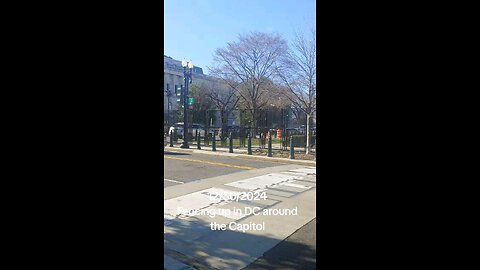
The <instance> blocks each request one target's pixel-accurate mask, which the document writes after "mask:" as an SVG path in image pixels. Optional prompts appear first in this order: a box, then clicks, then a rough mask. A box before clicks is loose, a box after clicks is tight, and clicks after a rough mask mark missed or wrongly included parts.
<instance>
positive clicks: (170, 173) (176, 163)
mask: <svg viewBox="0 0 480 270" xmlns="http://www.w3.org/2000/svg"><path fill="white" fill-rule="evenodd" d="M163 165H164V168H165V170H164V177H163V178H164V181H163V182H164V184H163V185H164V187H169V186H173V185H180V184H183V183H188V182H192V181H198V180H201V179H206V178H210V177H215V176H220V175H228V174H231V173H235V172H239V171H245V170H256V169H260V168H266V167H273V166H280V165H284V164H282V163H279V162H273V161H263V160H252V159H243V158H239V157H226V156H222V157H218V156H214V155H202V154H198V153H181V152H173V151H166V152H165V153H164V155H163Z"/></svg>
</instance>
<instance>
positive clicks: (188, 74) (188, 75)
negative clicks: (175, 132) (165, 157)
mask: <svg viewBox="0 0 480 270" xmlns="http://www.w3.org/2000/svg"><path fill="white" fill-rule="evenodd" d="M182 67H183V77H184V81H185V92H184V93H183V143H182V145H181V146H180V148H190V146H189V145H188V118H187V111H188V109H187V105H188V104H187V100H188V85H189V84H191V83H192V70H193V63H192V60H190V61H189V62H188V61H187V60H185V59H183V60H182ZM187 67H188V69H187Z"/></svg>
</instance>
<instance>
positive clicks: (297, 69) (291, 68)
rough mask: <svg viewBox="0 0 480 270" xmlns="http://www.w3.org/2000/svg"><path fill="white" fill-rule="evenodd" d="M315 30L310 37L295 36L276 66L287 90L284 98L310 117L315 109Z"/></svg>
mask: <svg viewBox="0 0 480 270" xmlns="http://www.w3.org/2000/svg"><path fill="white" fill-rule="evenodd" d="M316 61H317V54H316V30H315V29H312V30H311V33H310V36H309V37H305V36H303V35H300V34H297V35H296V38H295V40H294V42H293V45H292V49H291V50H289V52H288V53H287V54H286V57H283V58H282V61H280V65H279V66H277V69H276V70H277V75H278V77H279V78H280V81H281V82H282V84H283V85H284V86H285V87H286V89H288V91H287V92H285V96H286V97H287V98H288V99H289V100H290V101H291V102H292V105H293V106H294V107H296V108H298V109H300V110H302V111H303V112H304V113H306V114H309V115H310V116H311V115H313V114H314V113H315V112H316V108H317V81H316V78H317V66H316Z"/></svg>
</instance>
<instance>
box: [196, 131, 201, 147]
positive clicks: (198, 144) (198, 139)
mask: <svg viewBox="0 0 480 270" xmlns="http://www.w3.org/2000/svg"><path fill="white" fill-rule="evenodd" d="M197 149H198V150H202V146H200V132H198V133H197Z"/></svg>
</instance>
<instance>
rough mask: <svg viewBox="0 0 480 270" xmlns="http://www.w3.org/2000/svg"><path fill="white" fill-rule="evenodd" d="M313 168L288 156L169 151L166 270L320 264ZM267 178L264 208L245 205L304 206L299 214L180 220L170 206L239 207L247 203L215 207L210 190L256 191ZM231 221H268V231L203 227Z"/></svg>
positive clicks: (166, 165)
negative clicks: (267, 157)
mask: <svg viewBox="0 0 480 270" xmlns="http://www.w3.org/2000/svg"><path fill="white" fill-rule="evenodd" d="M314 167H315V166H311V165H299V164H292V163H290V162H288V161H283V160H282V161H269V160H263V159H251V158H242V157H241V156H229V155H224V154H223V155H222V154H220V155H219V154H204V153H195V152H188V151H175V150H171V149H170V150H169V151H165V152H164V189H165V205H166V206H165V207H164V217H165V218H164V247H165V250H166V251H165V252H164V259H165V263H164V269H167V270H173V269H197V270H203V269H212V268H211V267H213V268H215V269H245V270H249V269H252V270H253V269H316V229H315V224H316V216H315V186H316V176H315V173H312V171H311V170H312V169H313V170H314V169H315V168H314ZM312 174H313V176H312ZM282 179H291V180H288V181H287V182H284V180H282ZM265 183H270V184H268V188H267V193H268V201H265V202H264V203H265V205H263V204H262V203H261V202H260V201H258V202H244V203H246V205H250V204H249V203H254V204H255V203H256V204H255V205H256V206H258V207H262V208H271V209H275V208H277V209H293V208H294V207H295V208H296V207H298V215H296V216H295V217H288V216H285V217H282V216H281V215H280V216H268V217H265V216H255V215H247V216H245V217H233V216H232V217H228V216H217V217H212V218H209V217H205V216H201V215H200V216H196V217H194V218H191V219H188V218H185V217H184V218H178V217H176V216H175V215H176V214H175V213H173V212H172V211H173V210H171V209H174V210H175V209H177V208H178V207H182V208H185V209H187V208H204V207H207V208H212V207H213V208H215V207H219V208H225V209H227V208H228V209H229V208H231V207H241V206H242V202H229V204H219V205H218V206H217V205H213V206H212V202H211V201H209V200H208V199H210V198H206V197H204V196H206V195H204V194H206V193H205V192H206V191H207V190H217V191H222V192H225V191H229V190H230V191H231V190H242V188H244V189H245V188H251V189H252V188H253V189H255V188H256V186H257V185H260V184H261V185H262V186H263V185H265ZM212 192H213V191H212ZM205 200H207V202H205ZM167 203H168V204H167ZM232 220H235V221H236V222H238V223H243V224H248V223H252V222H256V223H260V222H265V223H266V224H267V228H268V230H267V231H266V232H265V233H263V232H258V233H255V231H250V232H248V233H243V232H238V231H233V230H227V231H223V232H222V231H212V230H210V229H208V228H210V227H208V226H206V225H205V224H207V225H208V224H209V223H208V222H211V221H218V222H219V223H228V222H231V221H232ZM252 243H254V245H252ZM252 258H256V259H254V260H252Z"/></svg>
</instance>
